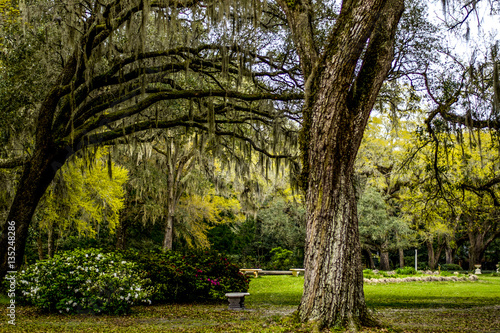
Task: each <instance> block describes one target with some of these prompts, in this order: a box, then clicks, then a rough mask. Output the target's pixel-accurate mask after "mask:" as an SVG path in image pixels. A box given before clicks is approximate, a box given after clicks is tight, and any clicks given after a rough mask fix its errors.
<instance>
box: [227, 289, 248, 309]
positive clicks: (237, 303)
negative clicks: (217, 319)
mask: <svg viewBox="0 0 500 333" xmlns="http://www.w3.org/2000/svg"><path fill="white" fill-rule="evenodd" d="M248 295H250V294H249V293H228V294H226V297H227V300H228V301H229V310H244V309H245V296H248Z"/></svg>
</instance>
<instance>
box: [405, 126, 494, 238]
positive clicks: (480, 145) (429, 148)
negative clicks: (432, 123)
mask: <svg viewBox="0 0 500 333" xmlns="http://www.w3.org/2000/svg"><path fill="white" fill-rule="evenodd" d="M440 136H441V137H440V140H441V142H443V144H441V145H440V149H439V150H438V161H437V162H434V158H435V150H434V149H435V147H434V146H433V144H428V145H423V144H422V143H421V142H418V143H417V144H419V145H420V146H423V148H421V149H420V150H419V151H418V153H417V154H415V156H414V158H413V160H412V166H411V168H412V170H414V171H413V175H412V183H413V185H412V186H411V188H409V189H407V190H406V191H404V192H403V193H402V195H401V199H402V200H401V202H402V204H403V205H402V209H403V211H404V212H405V213H406V214H408V215H410V216H413V217H414V218H416V219H417V220H418V222H419V223H420V224H422V225H424V226H426V228H427V229H429V230H430V231H432V232H434V233H441V234H446V233H448V232H449V231H450V228H451V227H450V223H453V222H454V221H455V220H456V219H457V218H459V217H461V216H468V217H470V218H469V219H468V220H469V223H468V224H469V225H468V226H467V228H468V229H470V230H472V229H476V228H479V229H480V228H481V227H484V226H486V225H488V224H487V223H485V222H486V221H487V220H488V219H490V218H491V212H492V211H494V203H493V200H492V198H491V196H490V195H488V194H487V193H482V194H481V193H480V195H478V194H476V193H475V192H474V191H470V190H466V189H465V186H466V185H467V186H468V185H470V186H476V187H479V186H481V185H482V184H483V183H485V182H486V181H487V180H488V179H493V178H496V177H497V175H498V146H497V145H498V143H497V142H495V141H494V140H492V137H491V135H490V133H488V132H485V131H468V130H465V131H464V133H462V134H461V135H460V136H458V137H457V136H456V135H449V134H440ZM444 144H446V146H444ZM436 168H437V169H438V170H439V171H440V172H439V179H440V182H439V181H438V179H437V178H436V175H435V170H436ZM492 191H495V192H497V190H496V189H495V188H492ZM497 195H498V194H497Z"/></svg>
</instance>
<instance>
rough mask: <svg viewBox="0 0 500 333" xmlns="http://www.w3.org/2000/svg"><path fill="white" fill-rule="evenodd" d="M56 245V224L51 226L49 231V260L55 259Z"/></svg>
mask: <svg viewBox="0 0 500 333" xmlns="http://www.w3.org/2000/svg"><path fill="white" fill-rule="evenodd" d="M55 243H56V235H55V228H54V223H51V224H50V225H49V230H48V232H47V256H48V257H49V258H53V257H54V254H55Z"/></svg>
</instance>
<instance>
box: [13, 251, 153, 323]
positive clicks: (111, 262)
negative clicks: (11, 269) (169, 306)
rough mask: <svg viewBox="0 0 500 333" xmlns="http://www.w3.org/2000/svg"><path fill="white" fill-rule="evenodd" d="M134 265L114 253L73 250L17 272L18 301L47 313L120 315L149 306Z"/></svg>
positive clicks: (147, 295) (147, 293)
mask: <svg viewBox="0 0 500 333" xmlns="http://www.w3.org/2000/svg"><path fill="white" fill-rule="evenodd" d="M145 282H147V281H146V280H143V279H142V278H141V273H140V271H139V270H138V268H137V266H136V264H135V263H132V262H128V261H125V260H123V258H122V257H121V255H119V254H116V253H101V252H100V251H99V250H96V249H88V250H87V249H77V250H74V251H70V252H65V253H62V254H59V255H55V256H54V258H52V259H48V260H43V261H39V262H38V263H36V264H34V265H31V266H29V267H28V268H27V269H26V270H24V271H22V272H20V273H18V277H17V291H18V297H19V300H20V301H21V302H23V303H25V304H30V305H34V306H36V307H38V308H40V309H42V310H45V311H48V312H59V313H70V314H73V313H93V314H106V313H111V314H123V313H127V312H128V311H129V310H130V307H131V306H132V305H135V304H139V303H142V302H145V303H150V301H149V299H148V298H149V296H150V291H149V290H146V289H144V287H143V283H145Z"/></svg>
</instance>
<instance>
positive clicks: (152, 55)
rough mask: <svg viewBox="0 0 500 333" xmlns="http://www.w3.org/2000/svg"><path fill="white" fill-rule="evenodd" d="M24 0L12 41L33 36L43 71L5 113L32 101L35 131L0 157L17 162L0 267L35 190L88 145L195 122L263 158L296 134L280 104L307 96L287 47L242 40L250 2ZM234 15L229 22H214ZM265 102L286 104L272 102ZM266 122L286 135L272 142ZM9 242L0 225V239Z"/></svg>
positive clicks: (250, 20)
mask: <svg viewBox="0 0 500 333" xmlns="http://www.w3.org/2000/svg"><path fill="white" fill-rule="evenodd" d="M235 4H236V3H235ZM23 5H24V7H22V8H20V9H21V15H22V16H23V18H24V22H23V29H22V30H20V31H18V32H17V35H16V36H15V37H16V38H13V44H12V48H13V49H15V48H16V47H17V46H23V43H22V42H18V41H24V40H28V41H30V40H31V41H33V43H34V42H35V41H37V42H39V43H40V44H41V45H42V46H43V47H42V48H41V49H40V50H39V53H37V55H41V54H45V57H44V58H43V60H44V61H40V62H39V63H38V65H39V67H42V68H43V70H46V72H47V73H48V75H46V76H45V82H44V84H43V85H39V86H37V88H39V89H40V90H43V93H42V94H41V95H42V96H43V97H42V98H41V99H40V100H39V102H38V103H36V104H35V105H30V104H29V103H24V104H23V103H19V104H18V105H17V106H18V107H17V109H15V110H14V111H15V112H13V113H17V112H21V111H23V110H26V109H28V110H30V111H31V114H32V116H31V117H26V120H31V119H33V123H34V124H35V128H36V129H35V130H34V132H32V133H31V134H32V135H31V136H27V137H26V138H25V142H26V143H27V146H28V149H26V151H27V152H30V153H29V154H26V155H22V156H12V157H11V158H8V159H3V160H2V161H1V166H2V167H14V166H16V165H18V166H20V167H22V170H23V171H22V175H21V176H20V179H19V183H18V186H17V190H16V194H15V197H14V198H13V200H12V202H11V205H10V207H11V208H10V211H9V214H8V217H7V219H8V221H15V224H16V263H15V264H12V265H11V266H9V263H8V262H7V252H6V251H2V252H1V255H2V258H1V260H0V262H1V265H0V266H1V269H0V273H1V274H0V275H2V276H3V275H5V273H6V272H7V271H8V270H12V269H16V268H17V267H18V265H20V264H21V262H22V258H23V254H24V246H25V242H26V238H27V235H28V229H29V226H30V223H31V219H32V217H33V213H34V211H35V209H36V207H37V205H38V203H39V201H40V198H41V197H42V196H43V194H44V193H45V191H46V189H47V187H48V186H49V185H50V183H51V182H52V181H53V179H54V177H55V175H56V173H57V172H58V170H59V169H60V168H61V167H62V166H63V165H64V164H65V162H66V161H67V160H68V159H69V158H70V157H71V156H72V155H74V154H75V153H78V154H81V155H82V156H89V155H91V153H92V151H93V147H96V146H102V145H119V144H130V143H134V142H138V143H141V142H151V141H153V140H154V139H155V137H156V135H157V133H158V131H161V130H164V129H168V128H175V127H181V128H189V127H193V128H196V129H198V130H201V131H205V132H206V133H209V134H210V135H214V136H217V137H220V138H222V139H221V141H222V143H223V144H225V145H226V146H231V145H240V146H242V147H244V149H245V150H247V151H248V150H252V149H253V150H255V151H257V152H258V153H259V154H263V155H264V156H265V158H272V157H278V158H280V157H281V158H283V159H285V158H289V157H290V155H291V154H290V153H289V152H290V147H291V146H293V144H294V142H296V140H295V141H294V140H290V139H288V140H287V135H288V134H287V133H289V132H288V131H287V124H286V123H285V122H284V119H288V118H292V119H298V118H297V117H298V115H299V111H298V110H297V108H296V107H295V108H288V109H286V103H287V101H294V100H300V99H302V97H303V94H302V93H301V92H300V91H298V90H292V91H290V92H288V93H287V92H286V91H285V89H284V88H287V87H289V86H290V85H292V86H294V85H295V83H294V82H297V81H296V80H297V78H296V77H297V76H298V74H300V73H299V69H298V68H297V66H295V65H294V64H293V62H292V59H291V56H290V55H289V54H286V53H285V54H283V55H282V56H281V57H280V59H279V60H275V59H272V58H271V57H270V56H268V55H266V54H264V52H262V53H259V52H257V50H265V45H266V43H267V44H269V39H268V38H266V36H264V34H263V33H262V34H257V35H255V36H253V37H252V38H241V39H240V38H239V37H241V36H244V35H246V34H248V31H250V30H253V29H254V28H255V26H258V25H259V22H260V15H262V13H263V12H262V10H254V9H257V8H254V7H252V6H251V5H250V1H248V2H245V1H242V2H241V3H240V4H239V5H241V6H240V7H239V8H240V9H242V10H239V11H238V13H239V14H240V15H241V16H239V17H235V16H234V15H233V16H231V15H232V14H231V13H233V14H234V12H235V11H231V10H230V8H234V7H233V6H232V5H231V6H229V4H228V3H227V2H221V3H218V2H217V1H213V2H212V1H208V2H204V1H135V0H131V1H128V0H123V1H104V2H100V1H73V0H68V1H61V2H59V1H57V2H53V1H43V0H40V1H26V2H23ZM258 5H259V6H260V5H261V4H260V3H258ZM230 18H232V19H234V20H235V21H234V24H233V27H234V28H235V29H234V31H229V32H227V34H225V33H226V32H225V31H222V32H219V31H217V29H216V27H217V25H218V24H219V23H220V22H221V21H222V20H228V19H230ZM236 19H238V20H236ZM272 20H273V18H270V19H268V20H267V21H263V22H262V24H263V25H265V24H266V23H269V24H271V23H272V22H271V21H272ZM223 30H224V29H223ZM230 37H231V38H230ZM236 37H238V38H236ZM240 40H241V41H242V42H241V44H237V43H236V42H235V41H240ZM16 42H18V43H17V44H16ZM243 42H245V43H243ZM28 44H29V43H28ZM30 45H31V44H30ZM4 74H5V73H4V72H2V75H4ZM264 78H268V79H264ZM266 80H267V81H266ZM38 91H39V90H37V89H35V90H34V92H35V93H37V92H38ZM266 100H275V101H283V103H281V104H280V106H281V108H274V107H273V106H272V105H271V104H270V103H269V102H265V101H266ZM189 101H191V102H189ZM180 106H181V107H180ZM285 110H287V111H285ZM2 111H4V110H2ZM184 111H185V112H184ZM268 128H270V130H269V131H271V132H276V133H282V137H283V140H278V141H276V142H275V141H274V140H273V138H272V137H271V136H270V135H269V134H268V133H269V131H267V130H266V129H268ZM294 131H295V130H294ZM292 132H293V131H292ZM90 148H92V149H90ZM7 245H8V237H7V228H4V230H3V235H2V238H1V240H0V247H1V248H2V249H6V248H7Z"/></svg>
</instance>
